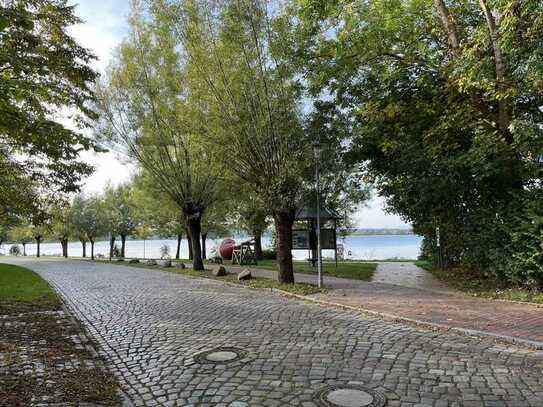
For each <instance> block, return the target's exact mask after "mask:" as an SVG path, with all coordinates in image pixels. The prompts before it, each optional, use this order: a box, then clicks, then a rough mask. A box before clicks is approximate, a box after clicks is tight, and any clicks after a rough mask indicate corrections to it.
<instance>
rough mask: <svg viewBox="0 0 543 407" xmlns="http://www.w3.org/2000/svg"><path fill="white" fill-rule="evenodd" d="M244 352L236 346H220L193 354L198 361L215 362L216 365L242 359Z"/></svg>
mask: <svg viewBox="0 0 543 407" xmlns="http://www.w3.org/2000/svg"><path fill="white" fill-rule="evenodd" d="M244 357H245V352H244V351H243V350H241V349H237V348H226V347H220V348H215V349H211V350H206V351H205V352H201V353H199V354H197V355H196V356H194V360H195V361H197V362H198V363H215V364H218V365H221V364H226V363H231V362H235V361H238V360H240V359H243V358H244Z"/></svg>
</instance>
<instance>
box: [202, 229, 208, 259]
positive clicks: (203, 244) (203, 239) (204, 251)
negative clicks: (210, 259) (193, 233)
mask: <svg viewBox="0 0 543 407" xmlns="http://www.w3.org/2000/svg"><path fill="white" fill-rule="evenodd" d="M206 240H207V233H202V259H207V253H206Z"/></svg>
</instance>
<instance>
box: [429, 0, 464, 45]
mask: <svg viewBox="0 0 543 407" xmlns="http://www.w3.org/2000/svg"><path fill="white" fill-rule="evenodd" d="M434 4H435V7H436V9H437V12H438V14H439V18H440V19H441V24H442V25H443V29H444V30H445V33H446V34H447V37H448V38H449V43H450V44H451V46H452V48H453V49H454V50H456V49H458V47H459V46H460V41H459V40H458V34H457V32H456V26H455V24H454V19H453V18H452V17H451V15H450V14H449V10H448V9H447V6H446V5H445V2H444V1H443V0H434Z"/></svg>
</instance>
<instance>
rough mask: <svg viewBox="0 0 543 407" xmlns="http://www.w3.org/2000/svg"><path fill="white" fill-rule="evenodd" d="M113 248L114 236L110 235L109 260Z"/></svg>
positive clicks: (111, 256)
mask: <svg viewBox="0 0 543 407" xmlns="http://www.w3.org/2000/svg"><path fill="white" fill-rule="evenodd" d="M113 246H115V236H113V235H111V237H110V238H109V259H110V260H111V259H112V258H113Z"/></svg>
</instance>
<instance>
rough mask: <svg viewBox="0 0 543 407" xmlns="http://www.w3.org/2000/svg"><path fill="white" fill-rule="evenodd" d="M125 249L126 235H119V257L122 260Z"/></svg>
mask: <svg viewBox="0 0 543 407" xmlns="http://www.w3.org/2000/svg"><path fill="white" fill-rule="evenodd" d="M125 248H126V235H121V257H122V258H123V259H124V253H125Z"/></svg>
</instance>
